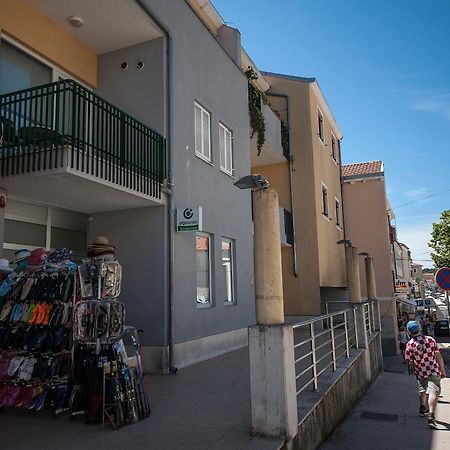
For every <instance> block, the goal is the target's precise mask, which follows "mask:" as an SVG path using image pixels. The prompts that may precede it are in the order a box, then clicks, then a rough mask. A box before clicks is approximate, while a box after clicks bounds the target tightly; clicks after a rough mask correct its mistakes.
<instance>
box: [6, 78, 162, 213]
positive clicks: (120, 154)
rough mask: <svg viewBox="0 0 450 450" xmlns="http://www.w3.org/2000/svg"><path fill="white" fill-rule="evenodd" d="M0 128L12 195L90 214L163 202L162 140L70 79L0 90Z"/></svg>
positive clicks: (8, 185) (7, 185)
mask: <svg viewBox="0 0 450 450" xmlns="http://www.w3.org/2000/svg"><path fill="white" fill-rule="evenodd" d="M0 131H1V134H0V175H1V177H2V187H4V188H6V189H7V190H8V192H9V193H10V194H11V195H14V196H16V197H22V198H28V199H30V200H34V201H39V202H45V203H51V204H53V205H54V206H60V207H66V208H67V207H70V208H71V209H74V210H77V211H81V212H87V213H90V212H101V211H108V210H117V209H124V208H135V207H141V206H149V205H157V204H161V203H162V198H161V186H162V183H163V181H164V178H165V139H164V138H163V137H162V136H160V135H159V134H158V133H156V132H154V131H153V130H151V129H150V128H148V127H147V126H145V125H144V124H143V123H141V122H139V121H137V120H136V119H134V118H133V117H131V116H130V115H128V114H127V113H125V112H124V111H122V110H120V109H119V108H117V107H115V106H114V105H112V104H110V103H109V102H107V101H106V100H104V99H103V98H102V97H100V96H98V95H96V94H95V93H93V92H92V91H90V90H89V89H86V88H85V87H83V86H82V85H80V84H78V83H77V82H75V81H73V80H62V81H58V82H55V83H50V84H46V85H42V86H37V87H33V88H30V89H25V90H22V91H17V92H12V93H8V94H5V95H2V96H0ZM44 175H45V176H44Z"/></svg>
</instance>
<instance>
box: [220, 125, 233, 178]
mask: <svg viewBox="0 0 450 450" xmlns="http://www.w3.org/2000/svg"><path fill="white" fill-rule="evenodd" d="M219 146H220V169H221V170H222V172H225V173H227V174H228V175H231V176H233V132H232V131H231V130H230V129H228V128H227V127H226V126H225V125H223V124H221V123H219Z"/></svg>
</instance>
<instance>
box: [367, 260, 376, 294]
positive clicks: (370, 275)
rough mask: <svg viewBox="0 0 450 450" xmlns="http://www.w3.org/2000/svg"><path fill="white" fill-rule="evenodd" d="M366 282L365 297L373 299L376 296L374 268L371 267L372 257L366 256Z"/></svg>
mask: <svg viewBox="0 0 450 450" xmlns="http://www.w3.org/2000/svg"><path fill="white" fill-rule="evenodd" d="M364 262H365V264H366V283H367V299H368V300H375V299H376V298H377V285H376V281H375V269H374V267H373V258H372V257H370V256H366V258H365V261H364Z"/></svg>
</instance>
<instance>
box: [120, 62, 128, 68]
mask: <svg viewBox="0 0 450 450" xmlns="http://www.w3.org/2000/svg"><path fill="white" fill-rule="evenodd" d="M120 67H121V69H122V70H127V69H128V63H127V62H123V63H122V64H121V65H120Z"/></svg>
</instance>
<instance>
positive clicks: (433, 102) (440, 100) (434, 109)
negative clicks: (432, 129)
mask: <svg viewBox="0 0 450 450" xmlns="http://www.w3.org/2000/svg"><path fill="white" fill-rule="evenodd" d="M415 94H416V96H417V97H420V98H417V99H416V100H415V101H414V102H413V103H412V105H411V109H413V110H415V111H420V112H424V113H431V114H437V115H439V116H441V117H442V118H444V119H445V120H446V121H447V122H449V123H450V94H448V93H434V94H431V93H429V92H422V93H415Z"/></svg>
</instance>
